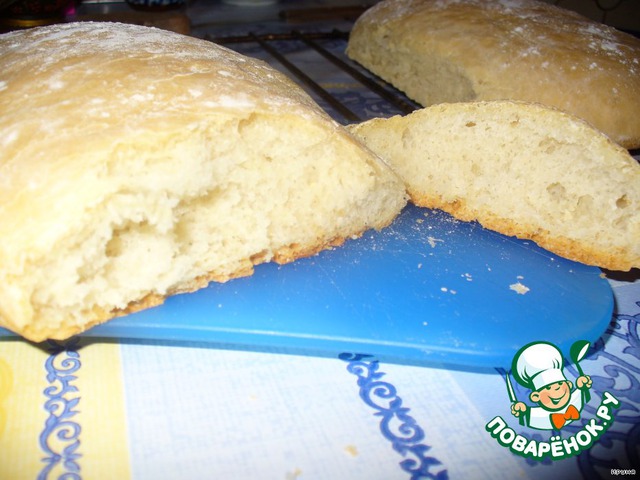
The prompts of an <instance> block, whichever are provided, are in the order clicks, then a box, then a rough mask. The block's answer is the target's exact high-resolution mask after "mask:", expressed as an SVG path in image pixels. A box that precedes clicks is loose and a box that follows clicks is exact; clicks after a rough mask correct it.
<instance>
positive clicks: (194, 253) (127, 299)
mask: <svg viewBox="0 0 640 480" xmlns="http://www.w3.org/2000/svg"><path fill="white" fill-rule="evenodd" d="M0 52H1V54H0V145H1V148H0V325H1V326H3V327H6V328H8V329H10V330H12V331H14V332H16V333H18V334H20V335H23V336H24V337H26V338H28V339H30V340H33V341H41V340H44V339H65V338H67V337H69V336H71V335H73V334H76V333H78V332H81V331H83V330H85V329H87V328H89V327H90V326H92V325H95V324H98V323H101V322H104V321H106V320H108V319H110V318H112V317H114V316H118V315H122V314H125V313H128V312H131V311H135V310H138V309H141V308H146V307H149V306H153V305H156V304H159V303H161V302H162V301H163V299H164V298H165V297H166V296H168V295H172V294H175V293H179V292H188V291H193V290H196V289H198V288H201V287H204V286H205V285H207V283H208V282H209V281H212V280H215V281H226V280H228V279H231V278H233V277H237V276H241V275H249V274H251V273H252V271H253V266H254V264H258V263H261V262H267V261H270V260H275V261H277V262H281V263H283V262H289V261H292V260H294V259H296V258H298V257H301V256H306V255H311V254H313V253H315V252H318V251H320V250H322V249H324V248H327V247H329V246H332V245H337V244H340V243H341V242H342V241H343V240H344V239H347V238H350V237H353V236H357V235H359V234H361V233H362V232H363V231H365V230H366V229H369V228H378V229H379V228H382V227H384V226H386V225H387V224H389V223H390V222H391V221H392V220H393V219H394V217H395V216H396V215H397V214H398V212H399V211H400V210H401V209H402V207H403V206H404V205H405V203H406V191H405V188H404V184H403V183H402V182H401V180H400V179H399V178H398V177H397V176H396V175H395V174H394V173H393V172H392V170H391V169H389V167H388V166H387V165H386V164H384V163H383V162H382V161H381V160H379V159H378V158H377V157H376V156H375V155H373V154H372V153H371V152H370V151H369V150H368V149H366V148H364V147H363V146H362V145H361V144H360V143H359V142H357V141H355V140H354V139H353V137H352V136H351V135H349V134H348V133H347V132H346V130H345V129H344V128H343V127H341V126H340V125H338V124H337V123H336V122H334V121H333V120H331V119H330V118H329V117H328V116H327V115H326V114H325V113H324V112H323V111H322V110H321V109H320V108H319V107H318V106H317V105H316V104H315V103H314V102H313V100H312V99H311V98H310V97H309V96H308V95H307V94H305V93H304V92H303V91H302V90H301V89H300V88H299V87H298V86H296V85H295V84H294V83H293V82H292V81H290V80H289V79H288V78H287V77H286V76H284V75H283V74H281V73H278V72H277V71H276V70H275V69H273V68H271V67H269V66H268V65H267V64H266V63H263V62H261V61H258V60H254V59H251V58H248V57H245V56H242V55H239V54H237V53H235V52H232V51H231V50H228V49H225V48H223V47H220V46H217V45H214V44H213V43H211V42H207V41H204V40H200V39H195V38H191V37H187V36H183V35H179V34H175V33H172V32H167V31H163V30H158V29H154V28H148V27H142V26H135V25H124V24H116V23H71V24H61V25H54V26H47V27H41V28H35V29H31V30H23V31H16V32H12V33H8V34H4V35H1V36H0Z"/></svg>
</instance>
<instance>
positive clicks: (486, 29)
mask: <svg viewBox="0 0 640 480" xmlns="http://www.w3.org/2000/svg"><path fill="white" fill-rule="evenodd" d="M347 54H348V55H349V56H350V57H351V58H352V59H354V60H356V61H357V62H359V63H361V64H362V65H363V66H365V67H366V68H367V69H369V70H370V71H372V72H373V73H375V74H376V75H378V76H380V77H381V78H383V79H384V80H386V81H388V82H390V83H391V84H393V85H394V86H396V87H397V88H399V89H400V90H402V91H404V92H405V93H406V94H407V95H408V96H409V97H411V98H412V99H414V100H416V101H417V102H419V103H420V104H421V105H423V106H429V105H433V104H436V103H451V102H468V101H486V100H518V101H525V102H534V103H542V104H545V105H550V106H554V107H556V108H559V109H561V110H564V111H566V112H569V113H571V114H573V115H576V116H578V117H580V118H582V119H584V120H586V121H588V122H589V123H591V124H592V125H593V126H595V127H596V128H598V129H599V130H600V131H602V132H604V133H606V134H607V135H608V136H609V137H611V138H612V139H613V140H614V141H616V142H617V143H619V144H620V145H622V146H623V147H625V148H627V149H634V148H638V147H640V117H639V116H638V115H637V112H638V110H639V109H640V40H639V39H637V38H635V37H633V36H631V35H628V34H626V33H623V32H620V31H618V30H615V29H614V28H611V27H608V26H605V25H602V24H599V23H596V22H594V21H591V20H589V19H587V18H585V17H583V16H581V15H579V14H577V13H574V12H571V11H568V10H565V9H562V8H559V7H556V6H553V5H549V4H546V3H543V2H537V1H532V0H487V1H484V0H455V1H454V0H386V1H383V2H380V3H378V4H377V5H375V6H374V7H372V8H371V9H369V10H368V11H367V12H365V13H364V14H363V15H362V16H361V17H360V18H359V19H358V21H357V23H356V25H355V26H354V28H353V31H352V33H351V36H350V39H349V45H348V48H347Z"/></svg>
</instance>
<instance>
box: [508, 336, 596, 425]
mask: <svg viewBox="0 0 640 480" xmlns="http://www.w3.org/2000/svg"><path fill="white" fill-rule="evenodd" d="M563 363H564V362H563V358H562V353H561V352H560V350H559V349H558V348H557V347H556V346H555V345H553V344H551V343H548V342H534V343H530V344H528V345H526V346H524V347H523V348H521V349H520V350H519V351H518V353H516V355H515V357H514V358H513V365H512V372H513V376H514V378H515V379H516V381H517V382H518V383H519V384H520V385H522V386H524V387H526V388H528V389H530V390H531V394H530V395H529V399H530V400H531V401H532V402H533V403H536V404H538V406H537V407H530V406H528V405H526V404H525V403H524V402H519V401H515V403H513V404H512V405H511V413H512V414H513V415H514V416H516V417H520V416H521V415H523V416H524V418H525V420H526V423H527V425H528V426H529V427H531V428H535V429H539V430H560V429H561V428H562V427H564V426H565V425H567V424H569V423H571V422H572V421H574V420H578V419H579V418H580V411H581V410H582V407H583V395H582V394H583V392H582V390H588V389H589V388H591V384H592V381H591V378H590V377H589V376H588V375H581V376H580V377H578V379H577V380H576V386H577V387H578V388H577V389H575V390H574V391H573V392H572V391H571V389H572V388H573V384H572V383H571V382H570V381H569V380H567V379H566V378H565V376H564V373H563V370H562V369H563Z"/></svg>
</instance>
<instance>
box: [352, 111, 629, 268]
mask: <svg viewBox="0 0 640 480" xmlns="http://www.w3.org/2000/svg"><path fill="white" fill-rule="evenodd" d="M351 131H352V132H353V133H354V134H355V135H356V136H357V137H359V138H360V139H361V140H362V141H363V142H364V143H365V144H366V145H367V146H369V147H370V148H371V149H372V150H373V151H374V152H376V153H378V154H379V155H380V156H381V157H383V158H384V159H386V160H387V161H388V162H389V163H390V164H391V165H392V167H393V168H394V169H395V170H396V172H398V173H399V174H400V176H401V177H402V178H403V179H404V181H405V183H406V185H407V189H408V191H409V194H410V195H411V198H412V200H413V202H414V203H416V204H417V205H421V206H424V207H431V208H439V209H442V210H445V211H447V212H449V213H451V214H452V215H454V216H455V217H457V218H459V219H462V220H478V221H479V222H480V223H481V224H482V225H483V226H485V227H487V228H489V229H492V230H496V231H498V232H501V233H504V234H507V235H515V236H517V237H520V238H527V239H531V240H534V241H535V242H537V243H538V244H539V245H541V246H542V247H544V248H546V249H547V250H550V251H552V252H555V253H556V254H558V255H560V256H563V257H566V258H569V259H572V260H576V261H579V262H583V263H586V264H591V265H598V266H600V267H603V268H607V269H612V270H629V269H631V268H632V267H639V266H640V241H639V240H640V164H638V162H637V161H636V160H635V159H634V158H633V157H632V156H631V155H629V153H628V152H627V151H626V150H624V149H623V148H621V147H620V146H619V145H617V144H615V143H613V142H612V141H611V140H610V139H609V138H607V137H606V136H605V135H604V134H602V133H600V132H599V131H598V130H596V129H594V128H593V127H591V126H590V125H589V124H587V123H586V122H584V121H582V120H579V119H578V118H576V117H573V116H570V115H568V114H566V113H564V112H560V111H558V110H556V109H552V108H549V107H545V106H541V105H536V104H525V103H518V102H509V101H495V102H471V103H453V104H440V105H434V106H432V107H428V108H425V109H422V110H417V111H415V112H413V113H411V114H410V115H407V116H405V117H400V116H398V117H393V118H390V119H375V120H370V121H368V122H364V123H362V124H360V125H354V126H352V127H351Z"/></svg>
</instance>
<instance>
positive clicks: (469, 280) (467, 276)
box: [462, 273, 473, 282]
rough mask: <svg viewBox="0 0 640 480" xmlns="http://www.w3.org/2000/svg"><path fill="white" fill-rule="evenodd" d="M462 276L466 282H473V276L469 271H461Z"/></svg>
mask: <svg viewBox="0 0 640 480" xmlns="http://www.w3.org/2000/svg"><path fill="white" fill-rule="evenodd" d="M462 277H463V278H464V279H465V280H466V281H467V282H473V277H472V276H471V274H470V273H463V274H462Z"/></svg>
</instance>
